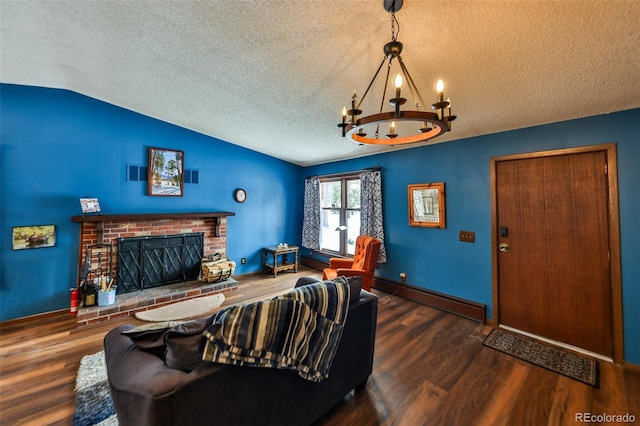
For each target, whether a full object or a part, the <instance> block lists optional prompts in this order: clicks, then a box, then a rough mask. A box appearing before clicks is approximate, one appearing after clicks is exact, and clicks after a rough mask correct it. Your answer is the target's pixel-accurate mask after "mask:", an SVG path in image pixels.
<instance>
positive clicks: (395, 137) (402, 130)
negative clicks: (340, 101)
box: [338, 0, 456, 145]
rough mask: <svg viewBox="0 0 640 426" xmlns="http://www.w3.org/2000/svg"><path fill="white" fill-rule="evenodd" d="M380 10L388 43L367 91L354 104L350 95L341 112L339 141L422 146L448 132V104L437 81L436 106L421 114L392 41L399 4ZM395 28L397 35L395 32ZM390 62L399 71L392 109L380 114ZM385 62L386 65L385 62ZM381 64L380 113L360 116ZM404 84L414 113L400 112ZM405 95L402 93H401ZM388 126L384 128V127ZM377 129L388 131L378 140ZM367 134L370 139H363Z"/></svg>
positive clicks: (388, 2) (386, 1)
mask: <svg viewBox="0 0 640 426" xmlns="http://www.w3.org/2000/svg"><path fill="white" fill-rule="evenodd" d="M383 5H384V8H385V10H386V11H387V12H389V13H391V41H390V42H389V43H387V44H385V45H384V58H383V59H382V62H381V63H380V66H379V67H378V70H377V71H376V73H375V74H374V76H373V78H372V79H371V82H370V83H369V86H368V87H367V90H365V92H364V95H363V96H362V98H360V100H359V101H358V98H357V96H356V94H355V93H354V94H353V96H352V98H351V109H349V110H347V108H346V106H345V107H343V108H342V122H341V123H340V124H338V127H340V128H342V137H346V138H348V139H350V140H351V141H353V142H356V143H358V144H370V145H401V144H410V143H417V142H424V141H427V140H429V139H433V138H435V137H437V136H440V135H441V134H443V133H444V132H448V131H450V130H451V122H452V121H453V120H455V119H456V116H455V115H451V100H450V99H447V100H446V101H445V100H444V82H443V81H442V80H441V79H440V80H438V82H437V83H436V87H435V88H436V92H437V96H438V97H437V102H436V103H434V104H432V105H431V109H432V110H433V111H435V112H432V111H424V106H425V105H426V104H425V102H424V100H423V99H422V96H421V95H420V92H419V91H418V88H417V87H416V85H415V83H414V81H413V78H411V74H409V71H408V70H407V67H406V66H405V65H404V62H403V61H402V56H400V54H401V53H402V43H400V42H399V41H397V40H396V37H397V35H398V33H400V23H399V22H398V20H397V19H396V14H395V13H396V12H397V11H399V10H400V9H401V8H402V0H383ZM396 26H397V28H398V29H397V31H396ZM394 59H397V61H396V62H397V64H398V66H396V67H395V68H396V69H397V68H398V67H399V70H398V72H397V73H396V75H395V78H394V87H395V96H393V97H391V98H390V99H389V104H390V105H391V106H392V107H393V109H392V110H391V111H383V108H384V104H385V102H384V98H385V95H386V92H387V88H388V86H389V76H390V75H391V70H392V67H393V63H394ZM387 60H388V62H387ZM385 62H387V70H386V79H385V81H384V90H383V92H382V99H381V102H380V111H379V112H378V113H377V114H371V115H366V116H361V114H362V110H361V109H360V108H361V106H362V102H363V101H364V100H365V98H366V97H367V95H368V94H369V92H370V90H371V88H372V87H373V85H374V82H375V81H376V79H377V77H378V75H379V74H380V71H381V70H382V68H383V66H384V64H385ZM405 81H406V86H408V89H409V93H410V94H411V97H412V99H413V103H414V105H415V110H401V109H400V107H401V106H402V105H404V104H405V103H406V102H407V99H406V98H403V97H402V89H403V85H404V83H405ZM405 92H406V90H405ZM387 123H388V127H387ZM381 126H382V127H384V130H382V133H385V131H386V129H387V128H388V133H387V134H386V135H384V136H383V137H380V131H381ZM367 132H372V133H373V135H372V136H370V137H367Z"/></svg>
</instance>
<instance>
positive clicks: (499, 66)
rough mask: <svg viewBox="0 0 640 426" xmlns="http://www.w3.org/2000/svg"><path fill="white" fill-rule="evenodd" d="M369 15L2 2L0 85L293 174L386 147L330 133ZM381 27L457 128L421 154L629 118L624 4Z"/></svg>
mask: <svg viewBox="0 0 640 426" xmlns="http://www.w3.org/2000/svg"><path fill="white" fill-rule="evenodd" d="M382 4H383V0H367V1H365V0H343V1H341V2H330V1H326V0H298V1H291V0H287V1H267V0H263V1H258V0H252V1H242V0H233V1H224V2H223V1H218V0H210V1H200V2H198V1H160V0H153V1H142V0H127V1H63V0H55V1H32V0H24V1H11V0H2V1H1V2H0V30H1V33H0V35H1V46H0V47H1V56H0V61H1V62H0V79H1V81H2V82H4V83H13V84H23V85H33V86H43V87H52V88H63V89H68V90H72V91H75V92H78V93H81V94H84V95H87V96H90V97H93V98H97V99H100V100H103V101H106V102H109V103H111V104H115V105H118V106H121V107H124V108H127V109H130V110H133V111H137V112H140V113H142V114H145V115H148V116H151V117H155V118H158V119H160V120H164V121H167V122H169V123H174V124H176V125H179V126H182V127H185V128H188V129H192V130H195V131H197V132H201V133H203V134H206V135H210V136H213V137H216V138H219V139H222V140H225V141H228V142H231V143H234V144H237V145H240V146H244V147H247V148H250V149H252V150H256V151H259V152H263V153H265V154H268V155H271V156H274V157H277V158H281V159H283V160H286V161H290V162H292V163H295V164H300V165H312V164H318V163H323V162H329V161H335V160H340V159H346V158H354V157H360V156H364V155H370V154H373V153H377V152H383V151H389V150H393V149H400V147H371V146H359V145H357V144H353V143H350V142H348V141H347V140H345V139H343V138H342V137H340V133H339V129H338V128H337V127H336V124H337V123H338V121H339V120H340V111H341V109H342V106H343V105H345V104H347V105H348V103H349V101H350V98H351V94H352V93H353V91H354V90H355V91H356V92H358V94H359V95H362V93H363V92H364V90H365V89H366V86H367V84H368V83H369V81H370V80H371V78H372V76H373V74H374V72H375V70H376V69H377V67H378V65H379V64H380V61H381V60H382V59H383V53H382V46H383V45H384V44H385V43H387V42H388V41H390V38H391V24H390V17H391V15H390V14H389V13H387V12H385V11H384V9H383V5H382ZM396 16H397V18H398V21H399V22H400V32H399V34H398V40H399V41H401V42H402V43H403V44H404V51H403V54H402V57H403V59H404V62H405V64H406V65H407V68H408V69H409V72H410V73H411V75H412V77H413V79H414V80H415V82H416V85H417V86H418V88H419V90H420V92H421V94H422V97H423V98H424V99H425V102H427V103H431V102H435V100H436V99H435V91H434V84H435V81H436V80H437V79H438V78H442V79H444V81H445V83H446V85H447V86H446V90H445V96H448V97H451V99H452V102H453V109H454V114H456V115H457V116H458V120H457V121H455V122H454V123H453V130H452V131H451V132H449V133H447V134H445V135H443V136H441V137H439V138H437V139H434V140H432V141H431V143H436V142H437V143H440V142H446V141H449V140H454V139H460V138H466V137H471V136H477V135H483V134H489V133H495V132H501V131H505V130H511V129H518V128H523V127H529V126H535V125H539V124H545V123H551V122H557V121H563V120H568V119H573V118H579V117H585V116H591V115H596V114H602V113H609V112H614V111H621V110H627V109H631V108H637V107H640V84H639V83H638V81H639V80H640V30H639V29H638V28H639V25H638V22H640V2H638V1H535V2H534V1H446V2H445V1H437V2H436V1H419V0H405V1H404V6H403V7H402V9H401V10H400V11H399V12H398V13H397V14H396ZM371 96H374V95H373V94H372V95H371ZM375 96H376V98H378V99H375V102H373V100H372V102H373V103H372V104H371V106H370V108H369V109H365V112H371V113H373V112H376V111H375V110H376V109H377V108H379V105H378V104H379V102H380V100H379V98H380V97H381V94H380V95H375ZM150 142H151V141H150ZM514 143H517V141H514Z"/></svg>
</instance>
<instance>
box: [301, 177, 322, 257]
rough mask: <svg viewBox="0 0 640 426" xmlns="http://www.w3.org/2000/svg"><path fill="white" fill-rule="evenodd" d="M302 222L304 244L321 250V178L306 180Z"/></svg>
mask: <svg viewBox="0 0 640 426" xmlns="http://www.w3.org/2000/svg"><path fill="white" fill-rule="evenodd" d="M302 220H303V222H302V245H303V246H304V247H307V248H310V249H312V250H320V178H318V177H310V178H307V179H305V181H304V213H303V219H302Z"/></svg>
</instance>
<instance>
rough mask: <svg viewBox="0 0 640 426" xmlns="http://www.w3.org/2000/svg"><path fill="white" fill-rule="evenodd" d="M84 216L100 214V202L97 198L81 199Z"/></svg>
mask: <svg viewBox="0 0 640 426" xmlns="http://www.w3.org/2000/svg"><path fill="white" fill-rule="evenodd" d="M80 207H81V208H82V214H87V213H100V202H99V201H98V199H97V198H80Z"/></svg>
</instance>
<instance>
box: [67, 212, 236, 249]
mask: <svg viewBox="0 0 640 426" xmlns="http://www.w3.org/2000/svg"><path fill="white" fill-rule="evenodd" d="M235 215H236V214H235V213H233V212H189V213H125V214H100V215H95V216H82V215H78V216H72V217H71V222H80V223H83V222H95V223H96V225H97V227H98V244H102V233H103V229H104V227H103V225H104V222H108V221H112V222H126V221H135V220H162V219H194V218H202V219H214V220H215V224H216V225H215V236H216V237H217V236H219V235H220V218H225V217H227V216H235Z"/></svg>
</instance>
